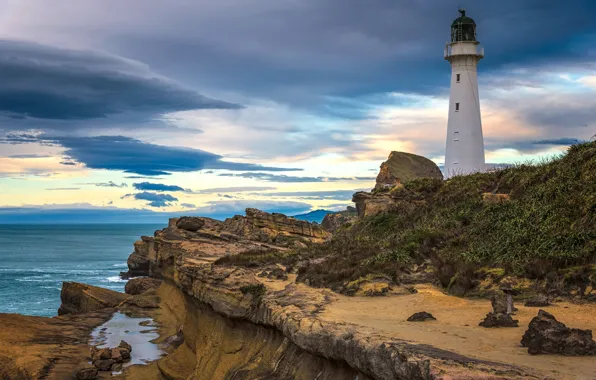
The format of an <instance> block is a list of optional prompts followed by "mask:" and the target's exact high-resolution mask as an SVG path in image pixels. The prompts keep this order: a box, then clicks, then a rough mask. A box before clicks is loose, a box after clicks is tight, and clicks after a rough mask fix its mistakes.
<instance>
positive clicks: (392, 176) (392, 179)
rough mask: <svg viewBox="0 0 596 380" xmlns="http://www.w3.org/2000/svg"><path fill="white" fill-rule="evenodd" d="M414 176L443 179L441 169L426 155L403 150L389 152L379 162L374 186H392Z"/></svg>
mask: <svg viewBox="0 0 596 380" xmlns="http://www.w3.org/2000/svg"><path fill="white" fill-rule="evenodd" d="M415 178H435V179H443V173H441V169H439V167H438V166H437V164H435V163H434V162H432V161H431V160H429V159H428V158H426V157H422V156H418V155H416V154H411V153H404V152H391V154H389V158H388V159H387V161H385V162H383V163H382V164H381V170H380V172H379V175H378V176H377V184H376V186H375V188H377V189H379V188H384V187H394V186H396V185H399V184H403V183H404V182H407V181H410V180H412V179H415Z"/></svg>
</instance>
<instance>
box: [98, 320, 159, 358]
mask: <svg viewBox="0 0 596 380" xmlns="http://www.w3.org/2000/svg"><path fill="white" fill-rule="evenodd" d="M141 323H142V325H141ZM153 327H155V324H154V322H153V320H152V319H150V318H146V317H145V318H135V317H129V316H127V315H126V314H122V313H120V312H116V313H114V315H112V318H110V320H109V321H107V322H105V323H104V324H103V325H101V326H98V327H96V328H95V329H94V330H93V332H92V333H91V341H90V344H91V345H94V346H97V347H99V348H105V347H117V346H118V345H119V344H120V341H121V340H123V341H125V342H127V343H128V344H130V345H131V346H132V351H131V353H130V361H129V362H127V363H124V366H123V367H128V366H131V365H135V364H148V363H149V362H152V361H154V360H157V359H159V358H161V357H162V356H163V354H164V352H163V351H162V350H161V349H160V348H159V346H158V345H157V344H155V343H151V341H152V340H154V339H157V338H158V337H159V334H158V333H157V330H156V329H155V328H153Z"/></svg>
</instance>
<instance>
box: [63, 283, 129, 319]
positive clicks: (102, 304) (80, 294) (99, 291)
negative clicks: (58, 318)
mask: <svg viewBox="0 0 596 380" xmlns="http://www.w3.org/2000/svg"><path fill="white" fill-rule="evenodd" d="M128 297H129V296H128V295H126V294H123V293H119V292H116V291H113V290H109V289H104V288H99V287H97V286H92V285H87V284H80V283H78V282H64V283H63V284H62V292H61V293H60V299H61V301H62V304H61V305H60V308H59V309H58V315H64V314H77V313H88V312H92V311H97V310H102V309H105V308H111V307H116V306H118V305H119V304H120V303H122V302H124V300H126V299H127V298H128Z"/></svg>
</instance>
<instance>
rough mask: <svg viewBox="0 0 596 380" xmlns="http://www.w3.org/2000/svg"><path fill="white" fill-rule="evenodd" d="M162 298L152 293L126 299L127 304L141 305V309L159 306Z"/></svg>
mask: <svg viewBox="0 0 596 380" xmlns="http://www.w3.org/2000/svg"><path fill="white" fill-rule="evenodd" d="M159 302H160V298H159V296H156V295H151V294H139V295H138V296H132V297H130V298H129V299H127V300H126V304H127V305H132V306H136V307H140V308H141V309H156V308H158V307H159Z"/></svg>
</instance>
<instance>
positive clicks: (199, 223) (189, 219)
mask: <svg viewBox="0 0 596 380" xmlns="http://www.w3.org/2000/svg"><path fill="white" fill-rule="evenodd" d="M204 225H205V221H204V220H203V219H202V218H197V217H193V216H183V217H181V218H180V219H178V221H177V222H176V227H178V228H180V229H181V230H185V231H190V232H197V231H198V230H200V229H201V228H203V226H204Z"/></svg>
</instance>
